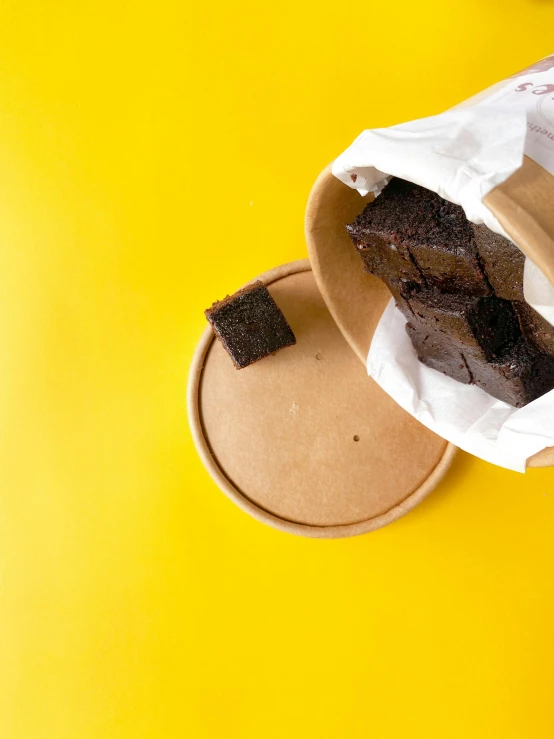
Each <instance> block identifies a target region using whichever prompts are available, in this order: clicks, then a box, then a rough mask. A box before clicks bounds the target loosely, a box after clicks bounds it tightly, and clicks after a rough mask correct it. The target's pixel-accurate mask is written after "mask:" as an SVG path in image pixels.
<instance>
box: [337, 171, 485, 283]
mask: <svg viewBox="0 0 554 739" xmlns="http://www.w3.org/2000/svg"><path fill="white" fill-rule="evenodd" d="M346 228H347V230H348V233H349V234H350V238H351V239H352V241H353V242H354V244H355V246H356V248H357V250H358V252H359V253H360V255H361V256H362V259H363V261H364V265H365V268H366V270H367V271H369V272H372V273H373V274H375V275H377V276H378V277H381V279H384V280H385V281H387V280H389V279H391V278H393V279H394V278H396V279H400V278H403V279H407V280H412V281H414V282H418V283H419V284H420V285H422V286H425V285H427V284H428V285H431V286H434V287H437V288H438V289H440V290H443V291H445V292H462V293H466V294H468V295H488V294H490V292H491V290H490V286H489V284H488V282H487V279H486V276H485V274H484V272H483V270H482V268H481V264H480V260H479V254H478V252H477V246H476V243H475V238H474V236H473V229H472V224H470V223H469V221H468V220H467V219H466V217H465V215H464V212H463V209H462V208H461V207H460V206H459V205H455V204H454V203H450V202H448V201H447V200H444V199H443V198H441V197H439V195H437V194H436V193H434V192H431V191H430V190H426V189H425V188H423V187H420V186H419V185H414V184H412V183H411V182H406V181H404V180H401V179H398V178H395V179H392V180H391V181H390V183H389V184H388V185H387V186H386V187H385V189H384V190H383V192H382V193H381V194H380V195H379V197H377V198H376V199H375V200H374V201H373V202H371V203H368V205H366V207H365V209H364V211H363V212H362V213H361V214H360V215H359V216H358V217H357V218H356V219H355V221H354V222H353V223H351V224H350V225H348V226H347V227H346Z"/></svg>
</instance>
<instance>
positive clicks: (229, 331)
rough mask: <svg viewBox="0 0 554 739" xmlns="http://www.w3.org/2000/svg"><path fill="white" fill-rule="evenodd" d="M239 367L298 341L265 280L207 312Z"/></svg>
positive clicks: (246, 288) (226, 299) (220, 302)
mask: <svg viewBox="0 0 554 739" xmlns="http://www.w3.org/2000/svg"><path fill="white" fill-rule="evenodd" d="M205 314H206V318H207V319H208V321H209V322H210V324H211V326H212V328H213V330H214V333H215V335H216V336H217V337H218V339H219V340H220V341H221V343H222V344H223V346H224V347H225V349H226V351H227V353H228V354H229V355H230V357H231V359H232V360H233V362H234V364H235V367H236V368H237V369H242V368H244V367H247V366H248V365H250V364H253V363H254V362H257V361H258V360H259V359H263V357H267V356H268V355H269V354H273V353H274V352H276V351H278V350H279V349H283V348H284V347H286V346H291V345H292V344H296V338H295V336H294V334H293V332H292V329H291V327H290V326H289V324H288V323H287V320H286V318H285V317H284V315H283V314H282V313H281V311H280V309H279V307H278V305H277V304H276V302H275V301H274V300H273V298H272V297H271V295H270V294H269V292H268V289H267V287H266V286H265V285H264V284H263V282H261V281H259V280H258V282H254V283H253V284H251V285H248V286H247V287H245V288H243V289H242V290H239V291H238V292H236V293H235V294H234V295H231V296H227V297H226V298H225V299H224V300H221V301H219V302H217V303H214V304H213V305H212V307H211V308H208V309H207V310H206V311H205Z"/></svg>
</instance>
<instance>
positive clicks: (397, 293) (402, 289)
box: [387, 280, 420, 321]
mask: <svg viewBox="0 0 554 739" xmlns="http://www.w3.org/2000/svg"><path fill="white" fill-rule="evenodd" d="M387 287H388V288H389V290H390V291H391V293H392V296H393V298H394V301H395V303H396V307H397V308H399V309H400V310H401V311H402V313H403V314H404V315H405V316H406V318H407V319H408V321H410V320H411V319H412V318H413V317H414V312H413V310H412V308H411V306H410V297H412V296H413V295H417V294H418V293H419V292H420V287H419V285H418V284H417V283H415V282H410V281H409V280H388V281H387Z"/></svg>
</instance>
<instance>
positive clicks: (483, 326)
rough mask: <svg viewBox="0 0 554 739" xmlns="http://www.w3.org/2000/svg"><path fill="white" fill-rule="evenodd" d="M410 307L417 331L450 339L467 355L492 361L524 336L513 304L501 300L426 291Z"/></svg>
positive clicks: (491, 297)
mask: <svg viewBox="0 0 554 739" xmlns="http://www.w3.org/2000/svg"><path fill="white" fill-rule="evenodd" d="M409 303H410V307H411V308H412V311H413V312H414V319H412V323H414V325H415V326H416V328H419V329H420V330H428V331H437V332H439V333H441V334H443V335H445V336H448V337H449V338H450V340H451V341H452V342H453V343H454V344H456V345H457V346H458V347H459V348H460V350H461V351H463V352H464V355H465V354H466V353H467V352H470V353H472V354H473V355H474V356H475V357H480V358H482V359H483V360H485V361H490V360H491V359H493V358H494V357H497V356H500V355H501V354H503V353H504V352H506V351H507V350H508V349H510V348H511V347H512V346H513V345H514V344H515V343H516V341H517V340H518V339H519V338H520V336H521V330H520V328H519V323H518V320H517V317H516V314H515V312H514V309H513V308H512V305H511V303H510V302H509V301H507V300H502V299H501V298H496V297H494V296H488V297H481V298H477V297H474V296H464V295H446V294H443V293H439V292H437V291H435V290H430V289H427V290H422V291H421V292H419V293H418V294H417V295H413V296H411V297H410V299H409Z"/></svg>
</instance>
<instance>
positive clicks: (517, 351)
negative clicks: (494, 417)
mask: <svg viewBox="0 0 554 739" xmlns="http://www.w3.org/2000/svg"><path fill="white" fill-rule="evenodd" d="M466 361H467V365H468V367H469V371H470V372H471V376H472V379H473V382H474V383H475V384H476V385H478V386H479V387H480V388H482V389H483V390H485V391H486V392H487V393H488V394H489V395H492V396H493V398H498V399H499V400H503V401H504V402H505V403H508V404H509V405H513V406H515V407H516V408H521V407H522V406H524V405H527V403H530V402H531V401H532V400H536V399H537V398H540V396H541V395H544V394H545V393H547V392H548V391H549V390H552V389H553V388H554V357H552V356H550V355H549V354H544V353H543V352H540V351H539V350H538V349H536V348H535V347H534V346H533V345H532V344H531V343H529V342H528V341H526V340H525V339H522V340H521V341H519V342H518V343H517V344H516V345H515V346H514V347H513V348H512V349H511V350H510V351H509V352H508V353H507V354H505V355H503V356H502V357H498V358H497V359H494V360H493V361H492V362H482V361H480V360H479V359H475V358H474V357H471V356H469V355H466Z"/></svg>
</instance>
